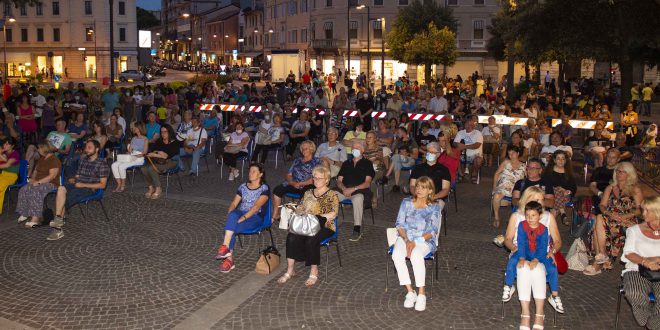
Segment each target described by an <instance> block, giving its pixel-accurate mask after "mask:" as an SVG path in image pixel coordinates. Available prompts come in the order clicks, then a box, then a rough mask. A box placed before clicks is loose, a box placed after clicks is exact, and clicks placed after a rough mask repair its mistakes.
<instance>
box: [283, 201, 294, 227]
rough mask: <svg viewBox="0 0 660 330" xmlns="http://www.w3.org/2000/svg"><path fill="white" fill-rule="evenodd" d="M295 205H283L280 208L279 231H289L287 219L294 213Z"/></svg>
mask: <svg viewBox="0 0 660 330" xmlns="http://www.w3.org/2000/svg"><path fill="white" fill-rule="evenodd" d="M295 209H296V204H284V205H282V206H280V225H279V228H280V229H284V230H289V219H291V216H292V215H293V214H294V213H295Z"/></svg>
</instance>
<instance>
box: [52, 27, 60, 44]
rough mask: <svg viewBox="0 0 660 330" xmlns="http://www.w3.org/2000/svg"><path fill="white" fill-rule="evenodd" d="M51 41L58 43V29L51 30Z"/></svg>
mask: <svg viewBox="0 0 660 330" xmlns="http://www.w3.org/2000/svg"><path fill="white" fill-rule="evenodd" d="M53 41H54V42H60V28H54V29H53Z"/></svg>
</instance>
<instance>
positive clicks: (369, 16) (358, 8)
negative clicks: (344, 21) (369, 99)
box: [355, 5, 371, 86]
mask: <svg viewBox="0 0 660 330" xmlns="http://www.w3.org/2000/svg"><path fill="white" fill-rule="evenodd" d="M364 8H367V81H369V84H368V85H369V86H371V32H370V26H369V24H371V7H369V6H366V5H359V6H357V7H355V9H357V10H360V9H364Z"/></svg>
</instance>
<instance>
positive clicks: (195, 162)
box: [178, 148, 204, 173]
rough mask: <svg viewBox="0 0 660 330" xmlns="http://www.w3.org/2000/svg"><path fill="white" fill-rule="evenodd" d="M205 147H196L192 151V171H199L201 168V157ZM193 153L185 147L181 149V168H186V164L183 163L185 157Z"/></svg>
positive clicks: (179, 160)
mask: <svg viewBox="0 0 660 330" xmlns="http://www.w3.org/2000/svg"><path fill="white" fill-rule="evenodd" d="M203 151H204V149H195V151H193V153H192V163H191V164H190V172H194V173H197V170H198V168H199V157H200V156H201V155H202V152H203ZM190 155H191V154H189V153H187V152H186V150H185V149H183V148H181V149H179V159H178V162H179V168H180V169H182V170H183V169H185V166H184V165H183V157H185V156H190Z"/></svg>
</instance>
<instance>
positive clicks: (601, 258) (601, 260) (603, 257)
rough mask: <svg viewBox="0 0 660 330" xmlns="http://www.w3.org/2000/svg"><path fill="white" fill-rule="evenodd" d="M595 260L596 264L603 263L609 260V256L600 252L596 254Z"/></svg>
mask: <svg viewBox="0 0 660 330" xmlns="http://www.w3.org/2000/svg"><path fill="white" fill-rule="evenodd" d="M594 260H595V261H596V264H598V265H602V264H604V263H606V262H608V261H609V258H608V257H607V256H606V255H604V254H602V253H599V254H597V255H596V257H595V258H594Z"/></svg>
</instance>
